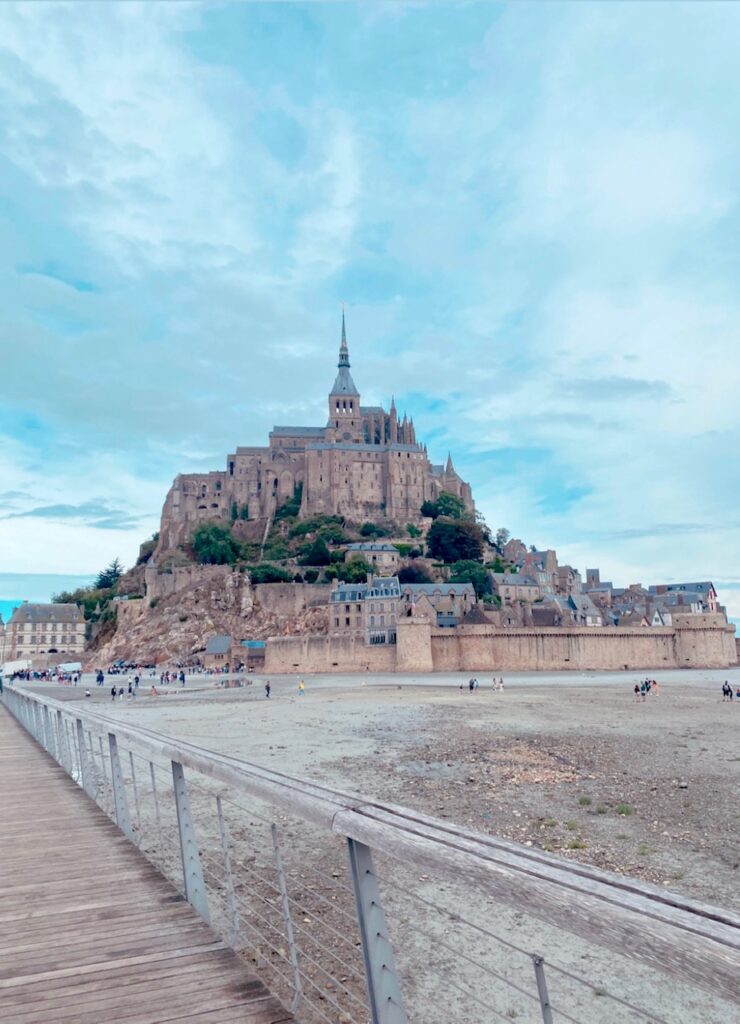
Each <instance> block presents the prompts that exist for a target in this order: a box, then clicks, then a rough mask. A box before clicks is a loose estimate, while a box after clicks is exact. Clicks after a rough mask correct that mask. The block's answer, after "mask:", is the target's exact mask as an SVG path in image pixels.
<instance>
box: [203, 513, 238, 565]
mask: <svg viewBox="0 0 740 1024" xmlns="http://www.w3.org/2000/svg"><path fill="white" fill-rule="evenodd" d="M191 544H192V548H193V551H194V553H195V557H196V558H197V559H198V561H199V562H200V564H201V565H233V564H234V562H235V561H236V560H237V558H238V556H239V554H240V546H239V544H238V542H237V541H236V540H235V539H234V537H233V536H232V534H231V530H230V529H229V528H228V526H222V525H221V524H220V523H200V525H199V526H196V528H195V530H194V531H193V537H192V541H191Z"/></svg>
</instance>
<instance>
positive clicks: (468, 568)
mask: <svg viewBox="0 0 740 1024" xmlns="http://www.w3.org/2000/svg"><path fill="white" fill-rule="evenodd" d="M450 568H451V570H452V575H451V576H450V583H472V584H473V587H474V589H475V596H476V597H477V598H479V599H481V598H483V597H485V595H486V594H490V593H491V592H492V590H493V587H492V586H491V577H490V575H489V573H488V570H487V569H486V568H485V566H483V565H481V564H480V562H474V561H472V560H470V559H464V560H463V561H460V562H454V563H453V564H452V566H451V567H450Z"/></svg>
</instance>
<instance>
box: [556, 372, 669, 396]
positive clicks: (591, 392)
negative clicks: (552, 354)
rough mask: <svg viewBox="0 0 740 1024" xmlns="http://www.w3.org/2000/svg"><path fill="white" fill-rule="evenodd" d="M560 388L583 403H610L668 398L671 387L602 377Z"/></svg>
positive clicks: (564, 384)
mask: <svg viewBox="0 0 740 1024" xmlns="http://www.w3.org/2000/svg"><path fill="white" fill-rule="evenodd" d="M560 387H561V388H562V390H563V391H564V393H565V394H567V395H572V396H573V398H578V399H581V400H583V401H592V402H608V401H623V400H629V399H631V398H636V399H644V398H652V399H659V398H668V397H669V396H670V395H671V387H670V385H669V384H667V383H666V382H665V381H664V380H638V379H636V378H634V377H601V378H598V377H596V378H593V379H589V378H581V379H579V380H565V381H563V382H562V383H561V384H560Z"/></svg>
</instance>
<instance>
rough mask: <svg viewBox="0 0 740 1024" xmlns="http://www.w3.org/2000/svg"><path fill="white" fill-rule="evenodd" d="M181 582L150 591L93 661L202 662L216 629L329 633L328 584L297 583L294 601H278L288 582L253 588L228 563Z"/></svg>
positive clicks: (256, 635) (99, 645)
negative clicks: (279, 590) (136, 612)
mask: <svg viewBox="0 0 740 1024" xmlns="http://www.w3.org/2000/svg"><path fill="white" fill-rule="evenodd" d="M181 582H182V583H183V584H184V585H182V586H180V587H179V588H178V589H177V590H176V591H174V592H172V593H169V594H164V595H162V596H160V595H154V596H149V595H147V597H146V598H145V599H144V601H143V602H142V607H141V614H139V615H133V614H131V612H133V610H134V609H133V608H131V609H128V610H127V614H125V615H121V616H120V617H119V618H118V621H117V626H116V630H115V633H114V634H113V635H112V636H109V635H108V636H106V637H105V638H102V637H101V638H100V640H101V642H96V643H95V645H94V647H93V648H92V649H91V650H90V651H88V653H87V656H86V660H87V663H88V665H89V666H91V667H92V666H97V665H108V664H110V663H111V662H113V661H115V660H116V659H118V658H125V659H126V660H131V661H135V662H141V663H146V664H150V663H156V664H162V663H164V662H169V661H185V662H193V661H197V660H198V659H199V658H200V656H201V655H202V653H203V651H204V649H205V646H206V643H207V641H208V638H209V637H211V636H213V634H214V633H222V634H227V635H229V636H231V637H233V638H234V639H235V640H265V639H267V637H270V636H285V635H304V634H308V633H310V634H319V635H321V634H325V633H326V632H327V628H328V619H327V612H326V607H325V604H326V601H327V600H328V590H329V588H328V587H312V586H308V585H305V586H303V587H301V586H298V585H293V589H294V590H295V591H296V592H297V591H301V592H302V593H301V594H300V595H299V594H298V593H296V594H294V595H293V600H291V601H285V600H276V599H275V598H276V596H280V595H274V594H273V593H272V589H273V588H280V587H283V586H284V585H283V584H269V583H268V584H260V585H259V586H252V584H251V582H250V580H249V575H248V574H247V573H242V572H234V571H232V569H231V568H230V567H228V566H208V567H202V568H200V569H197V570H196V569H194V571H192V572H191V573H190V574H189V576H188V579H187V581H181ZM144 602H145V603H144ZM126 603H127V604H129V605H131V604H133V602H126ZM137 603H138V602H137Z"/></svg>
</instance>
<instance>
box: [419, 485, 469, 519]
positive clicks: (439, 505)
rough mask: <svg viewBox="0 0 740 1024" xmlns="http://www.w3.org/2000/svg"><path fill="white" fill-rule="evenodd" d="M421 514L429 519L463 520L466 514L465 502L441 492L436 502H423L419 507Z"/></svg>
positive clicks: (447, 492) (455, 496)
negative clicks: (445, 517)
mask: <svg viewBox="0 0 740 1024" xmlns="http://www.w3.org/2000/svg"><path fill="white" fill-rule="evenodd" d="M421 514H422V515H423V516H426V517H427V518H430V519H438V518H439V517H440V516H447V518H448V519H463V518H464V517H465V516H466V515H467V514H468V513H467V509H466V508H465V502H464V501H463V500H462V498H458V496H457V495H456V494H450V492H449V491H442V492H441V493H440V494H439V497H438V498H437V500H436V501H425V502H424V503H423V505H422V506H421Z"/></svg>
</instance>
